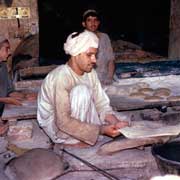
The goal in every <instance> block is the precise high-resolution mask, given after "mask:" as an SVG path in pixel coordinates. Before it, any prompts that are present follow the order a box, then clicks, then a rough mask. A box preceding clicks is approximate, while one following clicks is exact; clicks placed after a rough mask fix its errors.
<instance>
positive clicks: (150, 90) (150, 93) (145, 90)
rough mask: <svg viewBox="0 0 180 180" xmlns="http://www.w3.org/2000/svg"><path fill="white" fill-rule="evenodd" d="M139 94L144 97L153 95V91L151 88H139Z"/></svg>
mask: <svg viewBox="0 0 180 180" xmlns="http://www.w3.org/2000/svg"><path fill="white" fill-rule="evenodd" d="M139 92H140V93H143V94H146V95H153V93H154V90H153V89H152V88H141V89H139Z"/></svg>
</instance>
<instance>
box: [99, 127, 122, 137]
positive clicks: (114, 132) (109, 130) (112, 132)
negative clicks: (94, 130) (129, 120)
mask: <svg viewBox="0 0 180 180" xmlns="http://www.w3.org/2000/svg"><path fill="white" fill-rule="evenodd" d="M118 129H119V128H117V127H116V125H102V126H101V128H100V134H102V135H107V136H110V137H116V136H118V135H120V132H119V131H118Z"/></svg>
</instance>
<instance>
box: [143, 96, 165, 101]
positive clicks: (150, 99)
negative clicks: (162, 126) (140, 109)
mask: <svg viewBox="0 0 180 180" xmlns="http://www.w3.org/2000/svg"><path fill="white" fill-rule="evenodd" d="M161 100H163V98H162V97H160V96H146V97H145V98H144V101H147V102H158V101H161Z"/></svg>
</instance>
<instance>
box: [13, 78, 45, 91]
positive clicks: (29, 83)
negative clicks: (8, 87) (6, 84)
mask: <svg viewBox="0 0 180 180" xmlns="http://www.w3.org/2000/svg"><path fill="white" fill-rule="evenodd" d="M42 82H43V79H41V80H24V81H18V82H15V83H14V87H15V90H24V89H26V90H28V89H34V90H38V89H39V88H40V86H41V84H42Z"/></svg>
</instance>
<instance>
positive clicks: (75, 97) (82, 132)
mask: <svg viewBox="0 0 180 180" xmlns="http://www.w3.org/2000/svg"><path fill="white" fill-rule="evenodd" d="M97 47H98V38H97V36H96V35H95V34H94V33H92V32H89V31H84V32H82V33H72V34H70V35H69V36H68V38H67V40H66V42H65V44H64V50H65V52H66V53H67V54H69V55H70V56H71V57H70V59H69V61H68V62H67V64H65V65H60V66H59V67H57V68H56V69H54V70H53V71H51V72H50V73H49V74H48V75H47V76H46V78H45V79H44V81H43V83H42V86H41V89H40V91H39V94H38V110H37V119H38V122H39V125H40V126H41V127H42V128H43V129H44V131H45V132H46V133H47V135H48V136H49V137H50V138H51V140H52V141H53V142H55V143H62V144H76V145H77V144H81V143H82V142H83V143H85V144H88V145H94V144H95V143H96V141H97V139H98V137H99V135H107V136H111V137H115V136H117V135H119V134H120V133H119V131H118V129H119V128H122V127H125V126H127V122H123V121H119V120H118V119H117V118H116V117H115V116H114V115H113V111H112V108H111V107H110V105H109V99H108V97H107V95H106V93H105V92H104V90H103V89H102V87H101V84H100V81H99V79H98V77H97V74H96V72H95V70H94V69H93V67H94V65H95V64H96V53H97Z"/></svg>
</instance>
